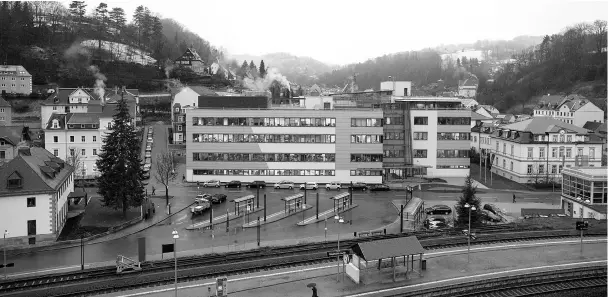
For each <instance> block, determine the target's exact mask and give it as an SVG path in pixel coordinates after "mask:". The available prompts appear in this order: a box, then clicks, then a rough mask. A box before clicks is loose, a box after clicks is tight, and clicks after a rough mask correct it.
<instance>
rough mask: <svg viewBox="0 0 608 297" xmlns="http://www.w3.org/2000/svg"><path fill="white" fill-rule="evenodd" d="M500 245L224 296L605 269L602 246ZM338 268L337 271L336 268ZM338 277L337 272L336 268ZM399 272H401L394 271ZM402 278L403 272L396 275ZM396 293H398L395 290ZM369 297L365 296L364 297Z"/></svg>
mask: <svg viewBox="0 0 608 297" xmlns="http://www.w3.org/2000/svg"><path fill="white" fill-rule="evenodd" d="M508 247H512V246H506V247H505V245H504V244H502V245H490V246H481V247H474V248H472V249H471V256H470V264H467V253H466V251H467V250H466V248H464V249H463V248H455V249H447V250H441V251H430V252H428V253H426V254H425V256H424V258H425V259H426V260H427V269H426V270H425V271H421V272H422V275H420V276H419V275H418V274H417V273H411V274H409V278H404V277H403V276H401V277H399V278H397V281H396V282H393V281H392V269H391V268H385V269H382V270H381V271H378V270H377V268H376V267H375V266H374V264H373V263H375V262H370V268H369V269H368V271H367V272H365V273H366V274H365V275H364V274H363V273H362V275H364V278H365V279H366V283H365V284H355V283H354V282H353V281H352V280H351V279H350V278H349V277H348V276H344V278H343V275H342V274H340V275H339V276H338V277H336V276H337V274H336V273H337V271H338V264H341V263H338V262H333V263H324V264H318V265H312V266H303V267H296V268H286V269H279V270H272V271H262V272H257V273H251V274H247V275H233V276H229V277H228V285H227V288H228V293H229V295H230V296H264V297H270V296H277V297H278V296H281V297H283V296H310V295H311V289H310V288H308V287H307V284H310V283H315V284H316V287H317V289H318V294H319V296H323V297H326V296H348V295H352V294H361V293H364V294H362V295H368V294H369V296H374V295H375V293H373V292H372V291H377V290H381V289H388V288H394V289H393V290H394V292H393V293H398V292H407V291H411V290H412V289H413V288H416V289H419V288H421V287H428V286H437V285H448V284H457V283H462V282H464V281H472V280H487V279H488V278H493V277H503V276H509V275H521V274H524V273H532V272H540V271H554V270H557V269H560V268H561V269H563V268H575V267H590V266H598V265H599V266H605V265H606V253H605V250H606V241H605V240H602V241H600V240H593V241H586V242H585V249H584V253H583V255H582V256H581V254H580V246H579V245H578V244H577V241H576V240H570V241H568V242H567V243H565V244H557V243H555V242H551V241H547V242H546V243H544V244H543V243H534V244H529V245H524V246H523V247H518V248H516V249H510V250H509V249H507V248H508ZM339 266H341V265H339ZM339 269H340V271H342V268H341V267H340V268H339ZM397 269H398V270H404V267H403V266H398V267H397ZM414 269H416V270H419V264H418V262H417V261H415V262H414ZM401 273H403V271H401ZM179 287H180V290H179V292H178V293H179V296H180V297H194V296H206V294H207V288H208V287H209V288H211V291H212V292H213V293H214V292H215V279H206V280H201V281H194V282H188V283H180V284H179ZM395 287H399V288H395ZM174 290H175V289H174V287H173V286H172V285H170V286H160V287H152V288H145V289H137V290H132V291H128V292H118V293H109V294H105V295H104V296H115V297H118V296H121V297H126V296H130V297H131V296H153V297H161V296H172V294H173V292H174ZM365 292H370V293H367V294H366V293H365Z"/></svg>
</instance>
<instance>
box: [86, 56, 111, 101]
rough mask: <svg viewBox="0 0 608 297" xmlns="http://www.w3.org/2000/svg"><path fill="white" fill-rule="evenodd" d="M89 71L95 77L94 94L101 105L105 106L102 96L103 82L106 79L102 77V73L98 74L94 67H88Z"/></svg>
mask: <svg viewBox="0 0 608 297" xmlns="http://www.w3.org/2000/svg"><path fill="white" fill-rule="evenodd" d="M89 71H90V72H91V74H93V76H94V77H95V94H97V96H99V99H100V100H101V105H105V103H106V102H105V98H104V95H105V93H106V89H105V87H106V83H105V81H106V80H107V78H106V76H105V75H103V73H101V72H99V68H98V67H97V66H95V65H91V66H89Z"/></svg>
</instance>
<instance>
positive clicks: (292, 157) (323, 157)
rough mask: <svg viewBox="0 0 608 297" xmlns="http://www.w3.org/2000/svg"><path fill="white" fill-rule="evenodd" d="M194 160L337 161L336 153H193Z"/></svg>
mask: <svg viewBox="0 0 608 297" xmlns="http://www.w3.org/2000/svg"><path fill="white" fill-rule="evenodd" d="M192 159H193V160H194V161H211V162H213V161H219V162H335V161H336V154H309V153H300V154H298V153H287V154H285V153H283V154H282V153H253V154H248V153H192Z"/></svg>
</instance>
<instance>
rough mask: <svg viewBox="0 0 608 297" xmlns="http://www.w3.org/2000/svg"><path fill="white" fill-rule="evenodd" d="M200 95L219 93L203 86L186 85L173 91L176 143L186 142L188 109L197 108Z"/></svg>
mask: <svg viewBox="0 0 608 297" xmlns="http://www.w3.org/2000/svg"><path fill="white" fill-rule="evenodd" d="M199 96H218V95H217V94H216V93H215V92H213V91H211V90H210V89H208V88H205V87H203V86H186V87H183V88H179V89H176V90H174V91H173V92H172V95H171V107H172V112H171V126H172V127H173V143H174V144H183V143H185V142H186V109H193V108H196V104H198V98H199Z"/></svg>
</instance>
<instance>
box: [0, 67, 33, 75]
mask: <svg viewBox="0 0 608 297" xmlns="http://www.w3.org/2000/svg"><path fill="white" fill-rule="evenodd" d="M6 71H8V72H15V76H32V75H31V74H30V73H29V72H27V70H26V69H25V67H23V66H21V65H0V74H2V72H6Z"/></svg>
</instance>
